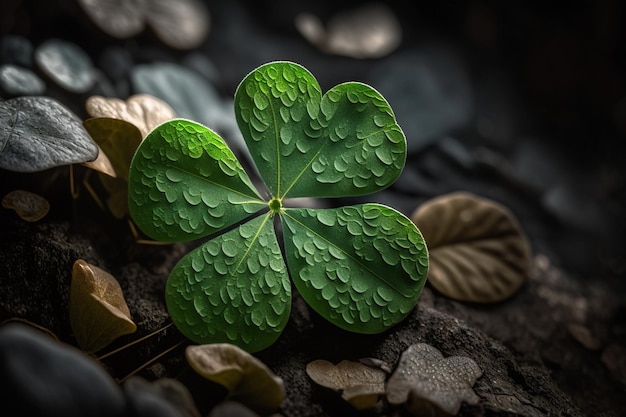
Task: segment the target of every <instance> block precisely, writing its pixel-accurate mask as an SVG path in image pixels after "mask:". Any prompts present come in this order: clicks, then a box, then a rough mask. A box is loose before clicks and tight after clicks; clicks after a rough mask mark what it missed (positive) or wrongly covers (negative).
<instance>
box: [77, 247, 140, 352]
mask: <svg viewBox="0 0 626 417" xmlns="http://www.w3.org/2000/svg"><path fill="white" fill-rule="evenodd" d="M70 324H71V326H72V331H73V332H74V337H75V338H76V341H77V342H78V345H79V346H80V348H81V349H82V350H83V351H85V352H87V353H93V352H97V351H99V350H100V349H102V348H103V347H105V346H106V345H108V344H109V343H111V342H112V341H113V340H115V339H117V338H118V337H120V336H122V335H125V334H130V333H134V332H135V331H136V330H137V326H136V325H135V323H134V322H133V321H132V319H131V317H130V310H129V309H128V305H126V300H125V299H124V294H123V293H122V288H121V287H120V284H119V282H117V280H116V279H115V277H113V275H111V274H109V273H108V272H106V271H104V270H103V269H100V268H98V267H97V266H95V265H91V264H89V263H87V262H85V261H84V260H82V259H78V260H77V261H76V262H74V266H73V268H72V284H71V289H70Z"/></svg>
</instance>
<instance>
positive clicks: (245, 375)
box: [185, 343, 285, 414]
mask: <svg viewBox="0 0 626 417" xmlns="http://www.w3.org/2000/svg"><path fill="white" fill-rule="evenodd" d="M185 356H186V358H187V362H188V363H189V365H190V366H191V367H192V368H193V369H194V370H195V371H196V372H197V373H198V374H200V375H202V376H203V377H204V378H206V379H208V380H211V381H213V382H216V383H218V384H220V385H223V386H224V387H226V389H227V390H228V393H229V394H228V398H229V399H231V400H234V401H239V402H240V403H242V404H244V405H246V406H247V407H249V408H250V409H251V410H254V411H256V412H257V413H259V414H269V413H273V412H274V411H276V410H277V409H278V408H279V407H280V405H281V404H282V402H283V400H284V398H285V392H284V387H283V380H282V379H281V378H280V377H278V376H276V375H274V373H273V372H272V371H271V370H270V369H269V368H268V367H267V366H266V365H265V364H264V363H263V362H261V361H260V360H258V359H257V358H255V357H254V356H252V355H251V354H250V353H248V352H246V351H245V350H243V349H241V348H239V347H238V346H235V345H232V344H230V343H213V344H208V345H192V346H188V347H187V348H186V350H185Z"/></svg>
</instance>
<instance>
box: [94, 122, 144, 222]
mask: <svg viewBox="0 0 626 417" xmlns="http://www.w3.org/2000/svg"><path fill="white" fill-rule="evenodd" d="M83 125H84V126H85V129H87V131H88V132H89V134H90V135H91V137H92V138H93V139H94V140H95V141H96V143H97V144H98V146H99V147H100V150H101V154H104V155H106V161H108V163H109V164H110V168H111V169H112V170H113V173H114V175H111V174H110V173H109V172H108V168H109V166H106V165H105V166H102V165H100V164H101V163H102V162H104V160H103V159H100V158H99V159H97V160H96V161H95V162H96V163H99V164H95V163H91V162H90V163H86V164H84V165H86V166H88V167H90V168H92V169H95V170H97V171H99V174H100V175H99V178H100V182H101V183H102V185H103V186H104V188H105V189H106V190H107V193H108V194H109V197H108V199H107V207H108V209H109V211H110V212H111V213H112V214H113V216H114V217H115V218H117V219H121V218H124V217H125V216H126V215H127V214H128V171H129V169H130V162H131V161H132V159H133V155H134V154H135V151H136V150H137V147H138V146H139V144H140V143H141V141H142V139H143V138H142V135H141V132H140V131H139V129H138V128H137V127H136V126H135V125H134V124H132V123H130V122H127V121H125V120H121V119H112V118H109V117H93V118H90V119H87V120H85V121H84V122H83ZM102 168H105V169H107V171H104V170H102Z"/></svg>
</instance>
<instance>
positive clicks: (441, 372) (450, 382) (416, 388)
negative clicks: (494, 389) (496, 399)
mask: <svg viewBox="0 0 626 417" xmlns="http://www.w3.org/2000/svg"><path fill="white" fill-rule="evenodd" d="M481 375H482V370H481V369H480V368H479V367H478V365H477V364H476V362H474V361H473V360H472V359H470V358H468V357H465V356H449V357H447V358H444V357H443V355H442V354H441V352H440V351H439V350H437V349H436V348H434V347H433V346H430V345H428V344H426V343H416V344H414V345H411V346H409V348H408V349H407V350H405V351H404V352H403V353H402V356H401V357H400V362H399V364H398V366H397V368H396V370H395V371H394V373H393V374H392V375H391V377H390V378H389V381H388V382H387V400H388V401H389V403H391V404H403V403H405V404H406V406H407V408H408V409H409V411H411V413H413V415H415V416H421V415H442V414H443V415H456V414H457V413H458V412H459V409H460V408H461V403H462V402H466V403H468V404H477V403H478V401H479V398H478V396H477V395H476V393H475V392H474V390H473V389H472V386H473V385H474V382H476V379H477V378H478V377H480V376H481Z"/></svg>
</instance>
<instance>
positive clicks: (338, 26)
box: [295, 2, 402, 58]
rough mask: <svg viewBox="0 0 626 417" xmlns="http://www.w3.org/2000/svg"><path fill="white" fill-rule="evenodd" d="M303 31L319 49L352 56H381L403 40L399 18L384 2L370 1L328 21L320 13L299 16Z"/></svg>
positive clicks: (299, 25)
mask: <svg viewBox="0 0 626 417" xmlns="http://www.w3.org/2000/svg"><path fill="white" fill-rule="evenodd" d="M295 24H296V28H297V29H298V30H299V31H300V34H301V35H302V36H304V38H306V39H307V40H308V41H309V42H311V43H312V44H313V45H315V46H317V47H318V48H319V49H320V50H322V51H324V52H327V53H331V54H336V55H344V56H349V57H352V58H380V57H382V56H385V55H388V54H389V53H391V52H392V51H393V50H395V49H396V48H397V47H398V46H399V45H400V42H401V40H402V29H401V26H400V22H399V21H398V18H397V17H396V15H395V13H394V12H393V10H391V9H390V8H389V6H387V5H386V4H385V3H382V2H378V3H369V4H365V5H362V6H360V7H359V8H355V9H354V10H351V11H349V12H346V13H341V14H337V15H336V16H334V17H333V18H332V19H331V20H329V21H328V25H327V28H326V29H325V28H324V25H323V24H322V22H321V21H320V20H319V18H318V17H317V16H314V15H312V14H310V13H301V14H300V15H298V16H296V21H295Z"/></svg>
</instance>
